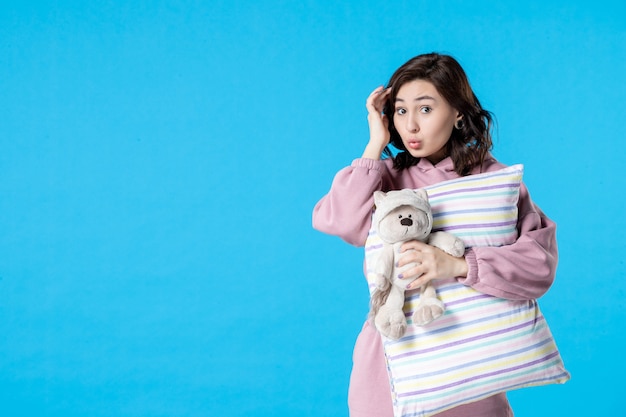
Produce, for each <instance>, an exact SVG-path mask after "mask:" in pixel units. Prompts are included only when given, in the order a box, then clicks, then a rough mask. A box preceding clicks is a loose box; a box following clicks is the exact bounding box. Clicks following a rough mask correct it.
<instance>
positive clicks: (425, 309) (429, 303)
mask: <svg viewBox="0 0 626 417" xmlns="http://www.w3.org/2000/svg"><path fill="white" fill-rule="evenodd" d="M444 311H446V306H445V304H444V303H443V302H442V301H441V300H440V299H439V298H437V292H436V291H435V288H434V287H433V286H432V285H430V284H426V285H425V286H423V287H422V291H421V294H420V300H419V303H418V304H417V307H416V308H415V312H414V313H413V323H414V324H415V325H417V326H425V325H427V324H428V323H430V322H431V321H433V320H435V319H437V318H439V317H441V315H442V314H443V312H444Z"/></svg>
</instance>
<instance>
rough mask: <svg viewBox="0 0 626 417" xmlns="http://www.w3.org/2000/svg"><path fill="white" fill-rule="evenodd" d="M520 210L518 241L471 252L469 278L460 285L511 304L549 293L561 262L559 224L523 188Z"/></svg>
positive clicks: (478, 248) (468, 251) (467, 255)
mask: <svg viewBox="0 0 626 417" xmlns="http://www.w3.org/2000/svg"><path fill="white" fill-rule="evenodd" d="M518 207H519V211H518V222H517V229H518V232H519V237H518V239H517V241H516V242H515V243H513V244H511V245H505V246H500V247H475V248H470V249H468V250H467V251H466V253H465V260H466V262H467V265H468V274H467V277H466V278H463V279H460V282H462V283H464V284H465V285H468V286H471V287H473V288H475V289H477V290H479V291H481V292H484V293H486V294H491V295H494V296H497V297H501V298H507V299H512V300H528V299H536V298H539V297H541V296H542V295H543V294H545V292H546V291H548V289H549V288H550V286H551V285H552V282H553V281H554V276H555V273H556V267H557V262H558V249H557V244H556V224H555V223H554V222H553V221H552V220H550V219H549V218H547V217H546V216H545V215H544V213H543V212H542V211H541V210H540V209H539V207H537V206H536V205H535V204H534V203H533V202H532V200H531V199H530V196H529V194H528V190H527V189H526V187H525V186H524V185H523V184H522V188H521V190H520V200H519V203H518Z"/></svg>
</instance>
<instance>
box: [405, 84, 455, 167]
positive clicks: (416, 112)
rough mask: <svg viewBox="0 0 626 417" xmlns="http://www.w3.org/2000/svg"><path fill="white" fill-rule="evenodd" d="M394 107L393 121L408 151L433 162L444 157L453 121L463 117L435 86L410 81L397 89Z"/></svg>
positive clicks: (416, 156)
mask: <svg viewBox="0 0 626 417" xmlns="http://www.w3.org/2000/svg"><path fill="white" fill-rule="evenodd" d="M394 106H395V109H394V113H393V124H394V126H395V128H396V130H397V131H398V134H399V135H400V137H401V138H402V143H403V144H404V147H405V148H406V149H407V151H408V152H409V153H410V154H411V155H412V156H414V157H415V158H426V159H428V160H429V161H430V162H432V163H433V164H436V163H437V162H439V161H441V160H442V159H444V158H445V157H446V156H447V155H446V143H447V142H448V139H450V135H451V134H452V129H454V123H455V122H456V120H457V119H460V118H461V117H460V115H459V113H458V111H456V110H455V109H454V108H452V107H451V106H450V105H449V104H448V102H447V101H446V100H445V99H444V98H443V97H442V96H441V95H440V94H439V93H438V92H437V89H436V88H435V86H434V85H433V84H431V83H430V82H428V81H424V80H414V81H409V82H407V83H405V84H403V85H402V86H401V87H400V89H399V90H398V94H397V96H396V99H395V102H394Z"/></svg>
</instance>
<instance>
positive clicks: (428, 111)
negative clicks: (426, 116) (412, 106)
mask: <svg viewBox="0 0 626 417" xmlns="http://www.w3.org/2000/svg"><path fill="white" fill-rule="evenodd" d="M420 111H421V112H422V113H430V112H431V111H433V109H432V108H430V107H428V106H424V107H422V108H421V109H420Z"/></svg>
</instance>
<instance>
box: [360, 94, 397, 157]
mask: <svg viewBox="0 0 626 417" xmlns="http://www.w3.org/2000/svg"><path fill="white" fill-rule="evenodd" d="M390 91H391V89H389V88H384V87H382V86H381V87H378V88H377V89H375V90H374V91H372V93H371V94H370V95H369V97H368V98H367V102H366V103H365V107H366V108H367V122H368V123H369V127H370V140H369V142H368V144H367V146H366V148H365V151H364V152H363V158H370V159H380V155H381V154H382V152H383V150H384V149H385V147H386V146H387V145H388V144H389V138H390V137H389V130H388V126H389V120H388V119H387V115H385V114H383V108H384V107H385V102H386V101H387V98H388V97H389V93H390Z"/></svg>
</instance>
